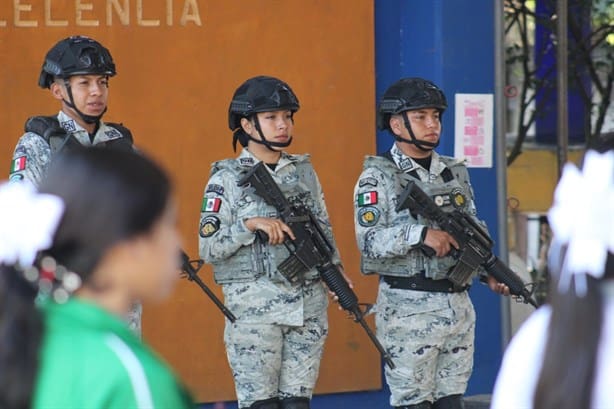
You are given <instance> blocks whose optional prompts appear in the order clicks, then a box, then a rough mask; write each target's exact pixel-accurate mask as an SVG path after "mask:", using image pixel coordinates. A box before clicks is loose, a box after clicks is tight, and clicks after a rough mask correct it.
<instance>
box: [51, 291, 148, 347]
mask: <svg viewBox="0 0 614 409" xmlns="http://www.w3.org/2000/svg"><path fill="white" fill-rule="evenodd" d="M39 307H40V308H41V310H42V311H43V314H44V315H45V317H46V326H47V327H49V328H60V329H62V330H65V329H67V328H75V329H76V328H81V329H84V330H88V331H92V332H112V333H114V334H116V335H117V336H118V337H120V338H121V339H122V340H124V341H126V343H128V344H135V343H137V344H138V343H140V341H139V340H138V339H137V338H136V336H135V335H134V334H133V333H132V331H131V330H130V328H128V325H127V324H126V323H125V322H124V321H123V320H122V319H121V318H120V317H118V316H116V315H114V314H112V313H111V312H109V311H107V310H105V309H103V308H102V307H100V306H98V305H97V304H94V303H92V302H88V301H85V300H82V299H80V298H78V297H74V296H73V297H71V298H70V299H69V300H68V301H66V302H65V303H62V304H59V303H56V302H54V301H51V300H48V301H45V302H44V303H42V304H41V305H40V306H39Z"/></svg>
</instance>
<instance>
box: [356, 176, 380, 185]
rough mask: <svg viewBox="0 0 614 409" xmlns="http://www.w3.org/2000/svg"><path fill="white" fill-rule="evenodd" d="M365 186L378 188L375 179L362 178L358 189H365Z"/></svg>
mask: <svg viewBox="0 0 614 409" xmlns="http://www.w3.org/2000/svg"><path fill="white" fill-rule="evenodd" d="M363 186H373V187H375V186H377V179H375V178H373V177H366V178H362V179H360V180H359V181H358V187H363Z"/></svg>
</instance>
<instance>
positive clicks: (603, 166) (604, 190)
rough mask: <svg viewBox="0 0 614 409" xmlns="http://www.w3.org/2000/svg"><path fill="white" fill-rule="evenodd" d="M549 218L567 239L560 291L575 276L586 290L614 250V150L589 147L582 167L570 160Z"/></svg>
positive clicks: (579, 289)
mask: <svg viewBox="0 0 614 409" xmlns="http://www.w3.org/2000/svg"><path fill="white" fill-rule="evenodd" d="M548 219H549V222H550V225H551V227H552V231H553V233H554V236H555V237H556V239H557V241H560V242H563V243H567V251H566V255H565V260H563V264H562V268H561V277H560V281H559V291H561V292H565V291H567V289H568V288H569V284H570V282H571V280H572V278H573V277H576V291H577V294H578V295H579V296H584V295H585V294H586V276H585V274H590V275H591V276H593V277H595V278H601V277H602V276H603V274H604V270H605V264H606V258H607V255H608V251H610V252H613V253H614V152H612V151H610V152H608V153H603V154H600V153H597V152H595V151H587V153H586V156H585V159H584V166H583V169H582V171H580V170H578V168H577V167H576V166H575V165H572V164H566V165H565V167H564V169H563V176H562V177H561V180H560V182H559V184H558V186H557V188H556V190H555V193H554V205H553V206H552V208H551V209H550V211H549V212H548Z"/></svg>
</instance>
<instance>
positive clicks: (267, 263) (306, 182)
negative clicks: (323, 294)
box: [209, 155, 318, 284]
mask: <svg viewBox="0 0 614 409" xmlns="http://www.w3.org/2000/svg"><path fill="white" fill-rule="evenodd" d="M294 158H296V159H297V160H296V161H295V162H294V166H295V167H296V170H295V171H294V172H290V173H288V174H287V175H283V177H282V180H281V183H280V181H279V176H278V175H275V174H274V175H273V177H274V178H275V179H276V182H277V183H278V186H279V188H280V189H281V191H282V192H283V193H284V196H285V197H286V198H287V199H288V201H289V202H290V203H293V202H294V201H299V202H301V203H302V204H303V205H305V206H307V207H309V208H310V209H311V210H312V211H313V212H315V210H316V209H315V208H314V203H315V194H316V193H315V192H317V191H318V190H317V182H316V178H315V173H314V170H313V166H312V165H311V163H310V161H309V157H308V156H307V155H296V156H294ZM252 166H253V164H252V163H249V164H241V163H240V160H238V159H225V160H222V161H218V162H216V163H214V164H213V166H212V169H211V174H210V175H209V177H211V176H213V175H214V174H215V173H217V172H219V171H220V170H226V171H228V172H229V173H230V174H231V175H232V177H233V178H234V180H235V181H238V180H239V179H240V178H241V177H242V176H243V175H244V174H245V172H247V171H248V170H249V169H250V168H251V167H252ZM312 192H313V193H312ZM230 200H232V201H233V202H232V203H230V205H231V207H232V212H233V216H234V217H235V219H236V220H241V219H246V218H250V217H257V216H258V217H279V214H278V212H277V210H276V209H275V208H274V207H273V206H270V205H268V204H266V203H265V202H264V200H263V199H262V198H260V197H259V196H258V195H256V194H255V193H253V192H250V191H249V190H248V189H243V192H242V195H241V197H240V198H230ZM239 201H242V202H246V201H247V202H250V203H251V204H250V206H257V214H255V212H254V208H253V207H252V208H246V207H245V206H243V207H240V206H237V203H238V202H239ZM289 256H290V252H289V251H288V249H287V248H286V247H285V246H284V245H283V244H279V245H274V246H270V245H269V244H268V243H266V242H264V241H263V240H261V239H259V238H258V237H257V238H256V239H255V240H254V241H253V242H252V244H251V245H249V246H242V247H241V248H239V250H237V252H236V253H234V254H233V255H232V256H231V257H229V258H227V259H224V260H220V261H216V262H215V263H213V273H214V279H215V282H216V283H218V284H227V283H237V282H246V281H254V280H256V279H257V278H259V277H261V276H263V275H266V276H267V277H268V278H269V279H270V280H271V281H273V282H287V280H286V278H285V277H283V275H282V274H281V273H280V272H279V271H278V269H277V266H278V265H279V264H281V262H283V261H284V260H285V259H287V258H288V257H289ZM317 277H318V272H317V270H316V269H312V270H310V271H308V272H307V273H305V276H304V279H305V280H313V279H316V278H317Z"/></svg>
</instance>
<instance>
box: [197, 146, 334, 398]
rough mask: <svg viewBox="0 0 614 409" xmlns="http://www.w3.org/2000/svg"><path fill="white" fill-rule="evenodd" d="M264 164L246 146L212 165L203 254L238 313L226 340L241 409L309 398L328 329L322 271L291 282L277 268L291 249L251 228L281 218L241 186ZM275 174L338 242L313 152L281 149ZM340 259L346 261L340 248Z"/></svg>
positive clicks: (228, 302) (289, 195) (205, 200)
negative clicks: (252, 222) (257, 220)
mask: <svg viewBox="0 0 614 409" xmlns="http://www.w3.org/2000/svg"><path fill="white" fill-rule="evenodd" d="M257 162H258V160H257V159H256V158H255V157H254V156H252V155H251V154H250V153H249V151H248V150H246V149H243V150H242V152H241V153H240V155H239V156H238V157H237V158H236V159H229V160H225V161H221V162H216V163H214V164H213V165H212V174H211V175H210V178H209V181H208V182H207V186H206V187H205V192H204V198H203V203H202V208H201V215H200V228H199V232H200V233H199V250H200V256H201V258H203V259H204V260H205V261H206V262H207V263H210V264H212V265H213V268H214V274H215V280H216V282H218V283H219V284H222V289H223V293H224V301H225V304H226V306H227V307H228V308H229V309H230V310H231V311H232V312H233V314H234V315H235V316H236V317H237V321H236V322H235V323H234V324H232V323H230V322H229V321H226V327H225V331H224V341H225V344H226V351H227V355H228V361H229V363H230V366H231V369H232V372H233V377H234V381H235V388H236V392H237V397H238V400H239V406H240V407H241V408H244V407H248V406H249V405H251V403H253V402H254V401H257V400H264V399H268V398H272V397H281V398H284V397H290V396H301V397H309V398H310V397H311V394H312V390H313V387H314V385H315V382H316V379H317V375H318V370H319V364H320V359H321V356H322V351H323V346H324V341H325V339H326V335H327V333H328V324H327V316H326V308H327V305H328V298H327V290H326V289H325V287H324V284H323V283H322V282H320V280H319V278H318V273H317V271H316V270H315V269H313V270H311V271H309V272H307V273H306V274H305V276H304V280H305V281H304V283H302V284H301V283H296V284H290V283H289V282H288V281H287V280H286V279H285V278H284V277H283V276H282V275H281V273H279V271H278V270H277V265H278V264H280V263H281V262H282V261H283V260H284V259H285V258H287V256H288V255H289V253H288V251H287V249H286V248H285V246H283V245H276V246H269V245H268V243H264V242H262V241H261V240H259V239H256V235H255V234H254V233H252V232H250V231H249V230H248V229H247V228H246V227H245V224H244V220H246V219H249V218H251V217H278V214H277V210H276V209H275V208H274V207H272V206H269V205H267V204H266V203H265V202H264V200H263V199H261V198H260V197H258V196H257V195H256V194H255V193H253V192H250V191H249V189H247V188H243V187H239V186H237V181H238V180H239V179H240V177H241V176H242V175H243V174H244V172H246V171H247V170H249V169H250V168H251V166H253V165H255V164H256V163H257ZM271 174H272V176H273V179H274V180H275V182H276V183H277V184H278V185H279V187H280V189H281V190H282V192H284V195H286V197H287V198H288V200H289V201H290V202H291V203H293V202H300V203H302V204H304V205H306V206H307V207H309V209H310V210H311V211H312V212H313V214H314V216H315V217H316V218H317V220H318V222H319V223H320V225H321V226H322V228H323V229H324V232H325V234H326V236H327V238H329V240H330V241H331V243H333V245H334V240H333V235H332V229H331V226H330V221H329V217H328V212H327V210H326V206H325V203H324V195H323V193H322V188H321V186H320V183H319V181H318V179H317V176H316V174H315V172H314V171H313V167H312V165H311V163H310V162H309V158H308V156H306V155H289V154H286V153H282V156H281V158H280V160H279V162H278V164H277V166H276V168H275V170H274V171H271ZM335 248H336V246H335ZM333 260H334V262H335V263H337V264H339V263H340V262H339V255H338V252H335V255H334V257H333Z"/></svg>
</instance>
